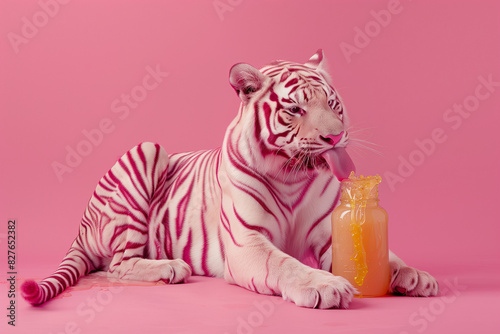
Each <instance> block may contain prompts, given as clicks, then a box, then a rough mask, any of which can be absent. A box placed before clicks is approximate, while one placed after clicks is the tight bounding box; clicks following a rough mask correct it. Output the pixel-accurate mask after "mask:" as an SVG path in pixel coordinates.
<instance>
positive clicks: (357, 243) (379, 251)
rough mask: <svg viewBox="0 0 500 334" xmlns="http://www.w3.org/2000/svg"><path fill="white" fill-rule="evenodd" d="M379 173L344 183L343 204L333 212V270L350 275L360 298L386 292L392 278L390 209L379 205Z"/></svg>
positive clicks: (334, 272)
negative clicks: (389, 231)
mask: <svg viewBox="0 0 500 334" xmlns="http://www.w3.org/2000/svg"><path fill="white" fill-rule="evenodd" d="M381 181H382V178H381V177H380V176H379V175H377V176H367V177H363V176H360V177H357V176H355V174H354V172H351V175H349V177H348V178H347V179H344V180H343V181H342V183H341V195H340V196H341V197H340V205H339V206H337V207H336V208H335V210H333V213H332V250H333V254H332V273H333V274H334V275H338V276H342V277H344V278H346V279H347V280H348V281H349V282H351V284H352V285H353V286H354V287H355V288H356V290H358V292H359V295H358V297H375V296H382V295H385V294H386V293H387V291H388V289H389V283H390V280H391V275H390V268H389V245H388V240H387V222H388V216H387V212H386V211H385V210H384V209H383V208H382V207H380V206H379V204H378V203H379V199H378V184H379V183H380V182H381Z"/></svg>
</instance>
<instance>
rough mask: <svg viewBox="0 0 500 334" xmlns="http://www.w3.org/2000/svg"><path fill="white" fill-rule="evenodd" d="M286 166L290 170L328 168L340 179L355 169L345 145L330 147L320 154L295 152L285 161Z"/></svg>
mask: <svg viewBox="0 0 500 334" xmlns="http://www.w3.org/2000/svg"><path fill="white" fill-rule="evenodd" d="M287 167H288V169H289V170H291V171H296V172H299V171H315V170H325V169H326V170H329V171H330V172H331V173H332V174H333V175H335V177H336V178H337V179H338V180H339V181H342V180H343V179H345V178H347V177H348V176H349V174H350V173H351V171H354V172H355V171H356V167H355V166H354V162H353V161H352V159H351V157H350V156H349V154H347V151H346V149H345V147H337V148H332V149H329V150H327V151H324V152H322V153H320V154H312V153H310V152H308V151H300V152H298V153H296V154H295V155H294V156H293V157H292V158H290V159H289V161H288V162H287Z"/></svg>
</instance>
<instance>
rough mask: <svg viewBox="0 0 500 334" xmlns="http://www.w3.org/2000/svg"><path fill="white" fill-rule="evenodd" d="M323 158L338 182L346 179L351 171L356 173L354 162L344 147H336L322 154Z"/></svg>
mask: <svg viewBox="0 0 500 334" xmlns="http://www.w3.org/2000/svg"><path fill="white" fill-rule="evenodd" d="M323 158H324V159H325V160H326V163H327V164H328V166H329V167H330V170H331V171H332V173H333V174H334V175H335V176H336V177H337V179H338V180H339V181H342V180H343V179H347V178H348V177H349V174H350V173H351V171H356V167H354V162H352V160H351V157H350V156H349V154H347V151H346V149H345V148H344V147H337V148H333V149H331V150H328V151H326V152H325V153H323Z"/></svg>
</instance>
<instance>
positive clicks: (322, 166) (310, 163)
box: [287, 152, 330, 172]
mask: <svg viewBox="0 0 500 334" xmlns="http://www.w3.org/2000/svg"><path fill="white" fill-rule="evenodd" d="M287 167H288V169H290V170H292V171H297V172H298V171H314V170H329V169H330V167H329V165H328V163H327V162H326V159H325V158H323V157H322V156H321V155H317V154H308V153H304V152H299V153H297V154H296V155H294V156H293V157H292V158H290V159H289V160H288V163H287Z"/></svg>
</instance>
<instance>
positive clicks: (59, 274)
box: [21, 239, 96, 305]
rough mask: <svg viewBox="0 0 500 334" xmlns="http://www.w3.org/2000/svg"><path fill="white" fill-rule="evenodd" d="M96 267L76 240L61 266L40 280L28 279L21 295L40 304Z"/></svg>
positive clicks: (35, 303) (33, 302)
mask: <svg viewBox="0 0 500 334" xmlns="http://www.w3.org/2000/svg"><path fill="white" fill-rule="evenodd" d="M95 269H96V268H95V267H94V265H93V264H92V261H91V259H90V257H89V256H88V254H87V252H86V251H85V250H84V249H83V248H82V247H81V246H80V244H79V243H78V239H77V240H75V242H74V243H73V245H72V246H71V248H70V249H69V251H68V253H67V254H66V256H65V257H64V259H63V261H62V262H61V264H60V265H59V268H57V270H56V271H55V272H54V273H53V274H52V275H51V276H49V277H47V278H45V279H44V280H42V281H40V282H36V281H34V280H26V281H25V282H24V283H23V285H22V286H21V295H22V296H23V297H24V299H26V300H27V301H28V302H29V303H31V304H32V305H40V304H43V303H45V302H46V301H48V300H50V299H52V298H54V297H55V296H57V295H58V294H60V293H61V292H63V291H64V290H66V288H68V287H70V286H73V285H75V284H76V282H77V281H78V279H79V278H80V277H82V276H84V275H87V274H89V273H90V272H91V271H94V270H95Z"/></svg>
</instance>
